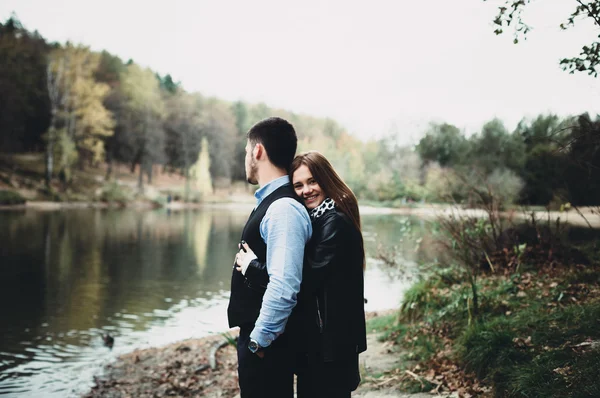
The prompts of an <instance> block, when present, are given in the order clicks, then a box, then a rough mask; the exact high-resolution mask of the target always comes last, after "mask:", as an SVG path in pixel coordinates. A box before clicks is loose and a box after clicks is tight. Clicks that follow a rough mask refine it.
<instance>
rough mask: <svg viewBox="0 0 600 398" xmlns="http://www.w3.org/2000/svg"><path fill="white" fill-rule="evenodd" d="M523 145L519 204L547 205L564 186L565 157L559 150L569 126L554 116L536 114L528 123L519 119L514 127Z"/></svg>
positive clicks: (567, 133) (566, 135) (564, 140)
mask: <svg viewBox="0 0 600 398" xmlns="http://www.w3.org/2000/svg"><path fill="white" fill-rule="evenodd" d="M515 133H516V134H519V135H520V136H521V137H522V139H523V143H524V145H525V163H524V166H523V170H522V172H521V173H520V174H521V177H522V178H523V181H524V188H523V191H522V193H521V200H520V201H521V203H524V204H541V205H547V204H548V203H549V202H550V201H551V200H552V198H553V197H554V196H555V194H556V193H557V192H558V191H559V190H560V189H564V186H563V184H562V181H563V180H564V171H565V167H564V164H565V157H564V155H563V154H562V153H561V152H560V151H559V149H560V148H561V147H562V145H563V144H564V143H565V142H566V139H567V137H568V135H569V129H568V128H565V126H564V122H563V121H561V120H560V119H559V118H558V117H557V116H556V115H540V116H538V117H537V118H535V119H534V120H532V121H531V122H528V121H526V120H522V121H521V122H520V123H519V125H518V126H517V128H516V130H515Z"/></svg>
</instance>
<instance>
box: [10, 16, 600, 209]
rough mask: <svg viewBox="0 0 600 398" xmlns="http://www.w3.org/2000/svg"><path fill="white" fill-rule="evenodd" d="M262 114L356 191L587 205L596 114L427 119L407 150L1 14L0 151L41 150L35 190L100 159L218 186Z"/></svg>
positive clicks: (236, 174)
mask: <svg viewBox="0 0 600 398" xmlns="http://www.w3.org/2000/svg"><path fill="white" fill-rule="evenodd" d="M273 115H277V116H281V117H284V118H286V119H288V120H289V121H290V122H292V123H293V124H294V126H295V128H296V130H297V132H298V137H299V150H300V151H303V150H308V149H317V150H319V151H321V152H322V153H324V154H325V155H326V156H327V157H328V158H329V159H330V160H331V162H332V163H333V165H334V166H335V167H336V169H337V170H338V171H339V172H340V174H341V175H342V176H343V177H344V178H345V180H346V181H347V182H348V184H349V185H350V186H351V187H352V189H353V190H354V191H355V193H356V194H357V196H358V197H359V198H361V199H367V200H375V201H385V202H399V201H402V202H404V201H428V202H447V201H448V200H455V201H470V200H471V198H469V192H472V191H473V189H472V188H473V187H475V188H477V187H484V186H485V187H488V188H492V189H493V191H494V192H497V194H498V195H502V196H503V199H505V200H507V201H511V202H516V203H523V204H535V205H547V204H549V203H554V204H559V203H566V202H571V203H573V204H575V205H597V204H600V174H599V172H598V170H599V168H600V138H599V137H600V116H598V115H591V116H590V115H587V114H584V115H577V116H573V117H567V118H559V117H558V116H555V115H540V116H538V117H536V118H533V119H524V120H522V121H521V123H519V125H518V126H517V128H516V129H515V130H514V131H509V130H508V129H507V128H506V127H505V125H504V124H503V123H502V121H501V120H498V119H494V120H491V121H489V122H488V123H486V124H485V125H483V126H482V127H481V129H480V130H479V131H478V132H477V133H475V134H472V135H469V136H466V135H465V134H464V132H463V131H461V130H460V129H459V128H458V127H456V126H454V125H452V124H448V123H432V124H430V126H429V127H428V128H427V129H426V131H423V132H421V133H422V136H423V138H422V139H421V140H420V141H419V143H418V144H417V145H416V146H401V145H399V144H398V143H397V140H396V137H394V136H387V137H384V138H381V139H375V140H369V141H367V142H364V141H362V140H360V139H358V138H357V137H355V136H353V135H351V134H349V133H348V132H347V131H346V130H345V129H344V127H343V126H341V125H340V124H339V123H337V122H336V121H334V120H332V119H328V118H317V117H311V116H308V115H300V114H297V113H294V112H290V111H285V110H281V109H273V108H270V107H268V106H266V105H265V104H262V103H261V104H253V103H247V102H244V101H237V102H228V101H224V100H221V99H218V98H214V97H207V96H204V95H202V94H200V93H197V92H187V91H186V90H185V89H184V88H183V86H182V85H181V84H180V83H179V82H177V81H175V80H174V79H173V78H172V76H171V75H169V74H167V75H164V76H163V75H160V74H158V73H156V72H154V71H152V70H151V69H149V68H144V67H142V66H140V65H139V64H137V63H136V62H134V61H133V60H131V59H130V60H126V61H125V60H123V59H121V58H119V57H118V56H116V55H113V54H111V53H109V52H108V51H102V52H95V51H91V50H90V48H88V47H86V46H84V45H77V44H73V43H68V42H67V43H64V44H61V43H51V42H48V41H46V40H45V39H44V38H43V37H42V36H41V35H40V34H39V33H38V32H37V31H29V30H27V29H26V28H25V27H24V26H23V25H22V24H21V22H20V21H19V20H18V19H17V18H16V16H14V15H13V16H12V17H11V18H9V19H8V20H7V21H6V22H4V23H2V24H0V152H3V153H22V152H39V153H42V152H43V153H45V158H46V170H47V171H46V180H47V184H48V186H50V184H51V182H52V181H54V180H57V179H58V180H60V181H61V182H62V184H61V186H68V184H69V182H70V180H71V175H72V171H73V170H74V169H75V168H80V169H81V168H87V167H97V166H98V165H100V164H103V163H105V164H106V165H107V167H106V169H107V173H106V179H107V180H110V179H111V178H112V175H111V172H112V165H113V164H114V163H115V162H119V163H121V164H123V163H125V164H127V165H129V166H130V168H131V171H132V172H134V171H135V172H138V175H139V179H138V184H139V189H140V190H142V189H143V184H144V182H145V181H148V182H151V181H152V170H154V169H155V167H156V166H157V165H160V166H161V167H162V168H163V169H164V170H167V171H169V172H174V173H181V174H182V175H184V176H186V177H191V174H194V175H195V176H196V178H198V176H199V175H200V176H204V177H203V178H205V179H210V180H211V181H210V184H211V186H212V185H214V186H216V187H227V186H229V185H230V184H231V183H232V182H233V181H238V180H244V179H245V176H244V167H243V162H244V146H245V134H246V131H247V130H248V128H249V127H250V126H251V125H252V124H253V123H255V122H257V121H258V120H260V119H262V118H265V117H268V116H273ZM400 133H402V132H400ZM203 154H204V155H203ZM203 156H204V157H205V158H206V156H208V158H209V159H203ZM203 168H205V169H207V170H202V169H203Z"/></svg>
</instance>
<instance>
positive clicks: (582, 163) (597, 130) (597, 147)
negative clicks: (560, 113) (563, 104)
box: [563, 114, 600, 206]
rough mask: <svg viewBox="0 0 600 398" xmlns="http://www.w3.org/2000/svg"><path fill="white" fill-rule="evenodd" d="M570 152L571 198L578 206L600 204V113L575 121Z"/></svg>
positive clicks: (569, 186)
mask: <svg viewBox="0 0 600 398" xmlns="http://www.w3.org/2000/svg"><path fill="white" fill-rule="evenodd" d="M563 149H564V150H565V151H566V155H567V160H568V163H567V170H566V178H565V184H566V186H567V187H568V192H569V197H568V198H565V199H568V200H570V201H571V202H572V203H573V204H574V205H577V206H592V205H595V206H598V205H599V204H600V116H598V117H596V120H593V119H592V118H591V117H590V116H589V115H587V114H584V115H581V116H579V117H578V118H577V119H576V120H575V126H574V127H573V129H572V132H571V137H570V141H569V142H568V143H567V145H565V146H564V147H563Z"/></svg>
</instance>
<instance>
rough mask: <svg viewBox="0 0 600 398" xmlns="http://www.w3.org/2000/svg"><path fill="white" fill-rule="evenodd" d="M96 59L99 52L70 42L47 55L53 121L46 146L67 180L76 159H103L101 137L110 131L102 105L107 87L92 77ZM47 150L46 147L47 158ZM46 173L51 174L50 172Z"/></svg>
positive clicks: (111, 120) (97, 160)
mask: <svg viewBox="0 0 600 398" xmlns="http://www.w3.org/2000/svg"><path fill="white" fill-rule="evenodd" d="M98 61H99V58H98V54H95V53H92V52H91V51H90V50H89V49H88V48H86V47H83V46H74V45H72V44H70V43H67V44H66V45H65V46H64V47H57V48H55V49H54V50H53V51H52V52H51V53H50V56H49V61H48V67H47V86H48V95H49V97H50V99H51V103H52V108H51V109H52V110H51V115H52V120H51V126H50V129H49V130H48V135H47V136H48V147H50V148H54V151H55V152H57V155H58V161H59V165H60V172H61V175H62V176H63V177H64V179H65V180H66V181H69V180H70V170H71V167H72V165H73V163H74V162H75V160H76V159H78V158H79V159H81V160H82V161H83V160H84V159H87V160H88V161H89V162H90V163H98V162H99V161H101V160H103V159H104V139H105V138H106V137H109V136H111V135H112V134H113V130H112V129H113V127H114V122H113V119H112V115H111V113H110V112H109V111H108V110H107V109H106V108H105V107H104V104H103V100H104V98H105V97H106V95H107V94H108V92H109V87H108V86H107V85H106V84H103V83H98V82H96V80H95V79H94V72H95V70H96V68H97V66H98ZM50 152H51V150H47V157H48V156H51V155H50V154H49V153H50ZM50 159H52V158H51V157H50ZM49 162H50V164H49V168H50V170H51V169H52V165H51V163H52V162H51V161H49ZM81 165H83V163H81ZM48 174H49V176H50V177H51V171H50V172H48Z"/></svg>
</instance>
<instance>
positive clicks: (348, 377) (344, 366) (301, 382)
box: [298, 354, 360, 398]
mask: <svg viewBox="0 0 600 398" xmlns="http://www.w3.org/2000/svg"><path fill="white" fill-rule="evenodd" d="M359 383H360V371H359V369H358V354H356V357H352V358H349V359H345V360H341V361H333V362H322V361H317V362H316V363H310V364H308V365H307V366H302V367H301V368H300V369H299V370H298V398H350V392H351V391H354V390H356V387H358V384H359Z"/></svg>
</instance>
